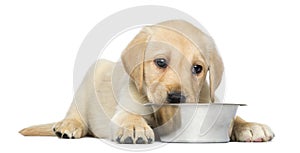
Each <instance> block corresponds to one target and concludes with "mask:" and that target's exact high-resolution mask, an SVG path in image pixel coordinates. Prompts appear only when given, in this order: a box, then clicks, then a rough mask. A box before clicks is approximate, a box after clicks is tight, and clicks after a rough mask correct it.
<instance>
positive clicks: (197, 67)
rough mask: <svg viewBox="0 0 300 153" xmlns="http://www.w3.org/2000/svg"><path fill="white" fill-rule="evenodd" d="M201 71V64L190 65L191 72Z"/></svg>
mask: <svg viewBox="0 0 300 153" xmlns="http://www.w3.org/2000/svg"><path fill="white" fill-rule="evenodd" d="M201 72H202V66H201V65H194V66H193V67H192V73H193V74H199V73H201Z"/></svg>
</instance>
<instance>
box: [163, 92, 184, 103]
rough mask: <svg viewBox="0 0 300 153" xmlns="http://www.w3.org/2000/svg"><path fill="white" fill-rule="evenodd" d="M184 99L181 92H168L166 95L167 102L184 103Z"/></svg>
mask: <svg viewBox="0 0 300 153" xmlns="http://www.w3.org/2000/svg"><path fill="white" fill-rule="evenodd" d="M185 100H186V98H185V96H184V95H182V94H181V92H170V93H169V94H168V97H167V102H169V103H184V102H185Z"/></svg>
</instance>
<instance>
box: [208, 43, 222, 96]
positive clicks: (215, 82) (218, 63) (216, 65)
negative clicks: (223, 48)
mask: <svg viewBox="0 0 300 153" xmlns="http://www.w3.org/2000/svg"><path fill="white" fill-rule="evenodd" d="M208 56H209V62H208V63H209V85H210V99H211V102H214V101H215V91H216V89H217V88H218V86H219V85H220V82H221V80H222V75H223V71H224V66H223V62H222V59H221V57H220V55H219V54H218V52H217V50H216V48H215V47H213V49H212V50H210V51H209V54H208Z"/></svg>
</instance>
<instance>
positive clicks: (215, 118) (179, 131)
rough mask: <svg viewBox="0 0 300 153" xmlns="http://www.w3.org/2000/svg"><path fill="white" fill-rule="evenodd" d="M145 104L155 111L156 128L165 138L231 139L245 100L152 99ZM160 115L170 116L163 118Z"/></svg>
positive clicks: (181, 140) (177, 140)
mask: <svg viewBox="0 0 300 153" xmlns="http://www.w3.org/2000/svg"><path fill="white" fill-rule="evenodd" d="M145 106H149V107H152V108H153V109H154V110H155V111H156V118H157V119H158V123H157V124H158V127H156V128H155V129H154V130H155V132H156V133H157V134H158V135H159V137H160V140H161V141H162V142H228V141H229V140H230V138H229V130H230V124H231V122H232V120H233V119H234V117H235V114H236V111H237V108H238V106H244V104H228V103H205V104H198V103H197V104H192V103H185V104H162V105H160V104H151V103H149V104H145ZM170 112H171V113H170ZM159 113H163V114H159ZM160 115H162V116H169V117H167V118H164V119H161V116H160ZM170 115H171V116H170ZM162 120H163V121H162Z"/></svg>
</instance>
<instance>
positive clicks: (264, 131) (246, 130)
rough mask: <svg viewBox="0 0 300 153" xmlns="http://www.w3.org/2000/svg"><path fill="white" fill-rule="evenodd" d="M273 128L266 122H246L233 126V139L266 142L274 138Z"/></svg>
mask: <svg viewBox="0 0 300 153" xmlns="http://www.w3.org/2000/svg"><path fill="white" fill-rule="evenodd" d="M274 136H275V135H274V133H273V131H272V130H271V128H270V127H269V126H267V125H264V124H259V123H251V122H244V123H238V124H235V125H234V126H233V131H232V134H231V141H241V142H266V141H271V140H272V139H273V138H274Z"/></svg>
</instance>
